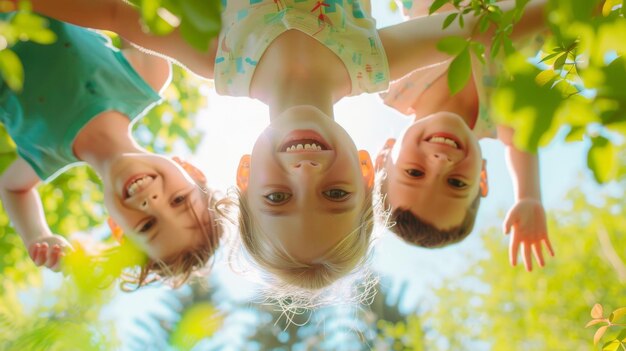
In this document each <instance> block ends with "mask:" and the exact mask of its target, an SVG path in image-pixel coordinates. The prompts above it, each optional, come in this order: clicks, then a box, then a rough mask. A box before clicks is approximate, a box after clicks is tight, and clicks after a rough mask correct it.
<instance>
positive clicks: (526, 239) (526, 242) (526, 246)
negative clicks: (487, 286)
mask: <svg viewBox="0 0 626 351" xmlns="http://www.w3.org/2000/svg"><path fill="white" fill-rule="evenodd" d="M504 233H505V234H509V233H511V241H510V244H509V260H510V262H511V265H512V266H515V265H516V264H517V252H518V250H519V248H520V246H521V248H522V258H523V260H524V266H526V270H527V271H529V272H530V271H532V270H533V263H532V256H531V255H532V254H534V256H535V259H536V260H537V263H539V266H540V267H543V266H544V265H545V262H544V259H543V247H542V244H545V246H546V248H547V249H548V252H549V253H550V255H551V256H554V250H553V249H552V245H551V244H550V239H549V238H548V230H547V225H546V214H545V211H544V209H543V205H542V204H541V202H540V201H538V200H533V199H524V200H520V201H518V202H517V203H515V205H513V207H512V208H511V209H510V210H509V213H507V215H506V219H505V220H504ZM531 252H532V254H531Z"/></svg>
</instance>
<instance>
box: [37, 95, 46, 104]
mask: <svg viewBox="0 0 626 351" xmlns="http://www.w3.org/2000/svg"><path fill="white" fill-rule="evenodd" d="M37 100H39V102H40V103H42V104H43V103H44V102H46V98H44V97H43V96H40V97H39V99H37Z"/></svg>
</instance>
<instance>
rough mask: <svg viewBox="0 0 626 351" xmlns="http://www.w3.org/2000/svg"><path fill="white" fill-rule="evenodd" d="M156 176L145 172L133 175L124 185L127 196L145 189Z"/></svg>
mask: <svg viewBox="0 0 626 351" xmlns="http://www.w3.org/2000/svg"><path fill="white" fill-rule="evenodd" d="M154 178H156V177H155V176H151V175H145V174H142V175H139V176H133V177H131V178H130V179H129V180H128V181H127V182H126V186H125V187H124V195H125V198H127V199H128V198H130V197H132V196H133V195H135V194H137V193H140V192H141V191H143V190H144V189H145V188H147V187H148V185H150V184H151V183H152V182H153V181H154Z"/></svg>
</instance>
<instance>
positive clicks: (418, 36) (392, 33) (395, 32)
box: [379, 0, 546, 80]
mask: <svg viewBox="0 0 626 351" xmlns="http://www.w3.org/2000/svg"><path fill="white" fill-rule="evenodd" d="M545 3H546V0H531V2H530V3H528V5H527V6H526V9H525V11H524V15H523V16H522V18H521V19H520V21H519V22H518V23H517V24H516V25H515V28H514V31H513V34H512V36H511V39H513V40H516V39H519V37H522V36H526V35H528V34H530V33H532V32H535V31H538V30H540V29H541V28H542V27H543V26H544V20H543V8H544V5H545ZM498 6H500V8H501V9H502V10H503V11H508V10H511V9H513V8H514V7H515V1H512V0H508V1H503V2H501V3H498ZM448 14H449V13H437V14H433V15H431V16H425V17H420V18H416V19H412V20H409V21H406V22H403V23H400V24H397V25H393V26H389V27H386V28H382V29H380V30H379V35H380V38H381V40H382V42H383V46H384V48H385V52H386V54H387V59H388V61H389V69H390V75H391V77H390V78H391V80H396V79H398V78H401V77H403V76H404V75H406V74H408V73H409V72H411V71H413V70H415V69H417V68H420V67H424V66H429V65H432V64H435V63H438V62H441V61H444V60H447V59H449V58H450V56H449V55H447V54H446V53H443V52H440V51H438V50H437V47H436V45H437V42H438V41H439V40H441V39H442V38H445V37H448V36H460V37H466V38H469V37H470V36H472V34H474V33H472V31H473V29H474V27H475V25H476V22H477V20H478V19H477V18H475V17H473V16H469V15H468V16H466V21H465V26H464V27H463V28H461V27H459V25H458V23H457V22H456V21H455V22H454V23H453V24H452V25H450V26H449V27H448V28H446V29H445V30H442V29H441V28H442V26H443V21H444V20H445V18H446V17H447V15H448ZM492 35H493V33H492V32H490V31H487V32H486V33H483V34H481V35H480V36H478V37H475V38H474V40H479V41H482V42H483V43H485V44H490V39H491V36H492Z"/></svg>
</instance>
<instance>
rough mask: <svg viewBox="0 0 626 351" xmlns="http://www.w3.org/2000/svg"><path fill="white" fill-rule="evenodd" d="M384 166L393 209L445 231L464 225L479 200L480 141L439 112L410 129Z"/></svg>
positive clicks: (456, 119)
mask: <svg viewBox="0 0 626 351" xmlns="http://www.w3.org/2000/svg"><path fill="white" fill-rule="evenodd" d="M384 152H385V150H383V152H381V154H384ZM383 165H384V169H385V171H386V173H387V178H386V180H385V184H386V187H383V191H385V192H386V202H387V204H388V205H389V206H390V207H391V210H392V211H393V210H395V209H398V208H401V209H404V210H410V211H411V212H412V213H413V214H414V215H415V216H417V217H419V218H421V219H422V220H425V221H427V222H429V223H431V224H432V225H434V226H435V227H437V228H438V229H440V230H447V229H450V228H453V227H456V226H458V225H460V224H461V222H462V221H463V218H464V217H465V215H466V213H467V209H468V207H469V205H470V204H471V203H472V201H473V200H474V199H475V197H476V194H477V193H478V191H479V187H480V172H481V169H482V165H483V162H482V157H481V151H480V146H479V144H478V141H477V139H476V137H475V136H474V134H473V133H472V131H471V130H470V129H469V127H468V126H467V124H466V123H465V122H464V121H463V119H462V118H461V117H460V116H458V115H456V114H454V113H450V112H439V113H435V114H433V115H431V116H428V117H426V118H423V119H421V120H418V121H416V122H415V123H413V124H412V125H411V126H409V128H408V129H407V130H406V131H405V132H404V134H403V135H402V137H401V139H400V140H398V141H397V142H396V143H395V144H394V145H393V148H392V149H391V151H390V152H389V154H387V156H386V159H385V160H384V161H383Z"/></svg>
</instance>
